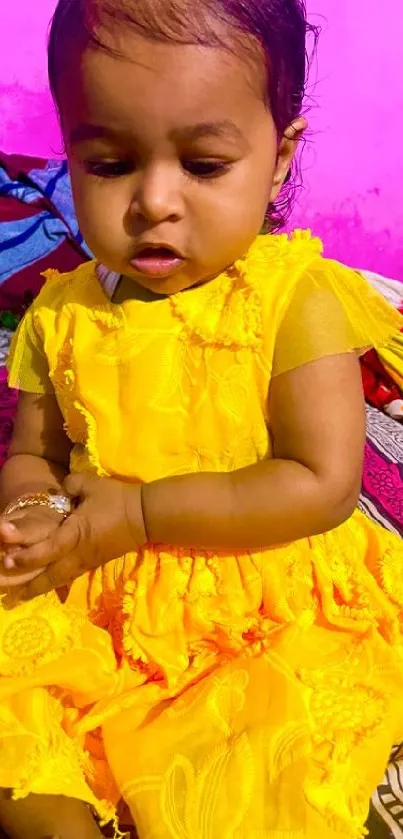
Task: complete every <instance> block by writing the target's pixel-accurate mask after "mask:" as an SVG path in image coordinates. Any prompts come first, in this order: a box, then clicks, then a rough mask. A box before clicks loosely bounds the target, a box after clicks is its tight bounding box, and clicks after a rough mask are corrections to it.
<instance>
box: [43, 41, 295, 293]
mask: <svg viewBox="0 0 403 839" xmlns="http://www.w3.org/2000/svg"><path fill="white" fill-rule="evenodd" d="M118 46H119V51H120V52H121V53H122V54H123V56H125V57H122V58H120V57H115V56H112V55H110V54H108V53H107V52H104V51H101V50H100V49H88V50H87V51H86V52H85V53H84V54H83V56H82V58H81V63H80V65H79V67H78V69H77V70H76V71H71V72H70V73H66V74H65V78H64V79H61V80H60V101H61V117H62V125H63V132H64V136H65V142H66V148H67V153H68V156H69V160H70V168H71V176H72V183H73V191H74V197H75V202H76V209H77V214H78V218H79V223H80V227H81V230H82V233H83V235H84V238H85V240H86V242H87V243H88V245H89V247H90V248H91V249H92V251H93V253H94V254H95V256H96V258H97V259H98V260H99V261H100V262H102V263H104V264H105V265H107V266H108V267H109V268H110V269H112V270H114V271H116V272H118V273H120V274H122V275H124V276H126V277H127V278H131V279H133V280H135V281H136V282H137V283H138V284H139V285H141V286H143V287H144V288H146V289H149V290H150V291H152V292H156V293H159V294H173V293H176V292H177V291H181V290H183V289H186V288H189V287H190V286H193V285H195V284H197V283H200V282H203V281H206V280H208V279H209V278H211V277H214V276H216V275H217V274H218V273H220V272H221V271H223V270H224V269H225V268H226V267H228V266H229V265H231V264H232V263H233V262H234V260H235V259H236V258H238V257H240V256H241V255H243V253H244V252H245V251H246V250H247V248H248V247H249V246H250V244H251V243H252V241H253V240H254V238H255V237H256V235H257V234H258V233H259V231H260V230H261V227H262V223H263V219H264V215H265V211H266V208H267V205H268V203H269V201H271V200H273V199H274V198H275V197H276V195H277V193H278V191H279V189H280V186H281V176H282V174H284V175H285V172H286V161H284V160H281V162H280V163H279V162H278V138H277V134H276V129H275V126H274V123H273V120H272V118H271V115H270V113H269V112H268V110H267V107H266V105H265V103H264V98H263V94H262V78H261V76H262V74H261V72H258V69H257V63H256V62H255V63H254V64H253V62H252V61H250V62H248V61H247V60H246V58H245V57H244V56H243V57H239V58H238V57H236V56H234V55H232V54H227V53H226V52H224V51H222V50H219V49H213V48H205V47H203V48H202V47H197V46H182V45H179V46H178V45H173V44H166V43H162V44H161V43H150V42H149V41H145V40H143V39H141V38H139V37H138V36H135V35H134V34H133V33H130V34H125V35H124V37H120V38H119V44H118ZM126 56H127V57H126ZM283 170H284V171H283ZM150 245H153V246H156V247H157V249H156V250H149V249H148V247H149V246H150ZM158 248H160V249H158ZM164 249H165V250H164ZM169 249H172V252H170V251H169Z"/></svg>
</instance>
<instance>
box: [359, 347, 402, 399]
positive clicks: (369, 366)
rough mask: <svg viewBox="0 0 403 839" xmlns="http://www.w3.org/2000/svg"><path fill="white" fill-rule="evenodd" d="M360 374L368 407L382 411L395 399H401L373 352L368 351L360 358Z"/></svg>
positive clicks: (393, 383)
mask: <svg viewBox="0 0 403 839" xmlns="http://www.w3.org/2000/svg"><path fill="white" fill-rule="evenodd" d="M361 372H362V381H363V385H364V393H365V399H366V401H367V402H368V404H369V405H372V406H373V407H374V408H378V409H379V410H380V411H383V410H384V408H385V407H386V406H387V405H389V404H390V403H391V402H393V401H394V400H395V399H402V398H403V394H402V393H401V391H400V390H399V388H398V387H397V385H396V384H395V382H394V381H393V379H392V378H391V376H389V373H387V372H386V370H385V368H384V366H383V364H382V362H381V361H380V359H379V357H378V355H377V353H376V351H375V350H370V351H369V352H367V353H366V354H365V355H364V356H363V357H362V358H361Z"/></svg>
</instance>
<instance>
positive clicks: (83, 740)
mask: <svg viewBox="0 0 403 839" xmlns="http://www.w3.org/2000/svg"><path fill="white" fill-rule="evenodd" d="M401 325H402V319H401V318H400V316H399V315H397V314H396V313H395V312H393V311H392V310H391V309H390V308H389V307H388V305H387V304H386V303H385V302H384V301H383V300H382V298H381V297H380V296H378V295H377V294H376V293H375V292H374V291H373V290H372V289H371V288H370V287H369V286H368V285H367V284H366V282H365V281H364V280H363V279H362V278H360V277H359V276H358V275H357V274H355V273H353V272H351V271H349V270H348V269H346V268H344V267H342V266H341V265H339V264H337V263H335V262H331V261H327V260H324V259H323V258H322V257H321V244H320V242H319V241H318V240H315V239H311V238H310V236H309V234H305V233H297V234H295V235H294V236H293V237H292V238H291V239H290V240H289V239H288V238H287V237H286V236H272V237H270V236H267V237H259V238H258V239H257V241H256V242H255V243H254V245H253V246H252V247H251V249H250V251H249V252H248V254H247V255H246V256H245V258H244V259H242V260H239V261H238V262H237V263H236V264H235V265H234V266H233V268H231V269H230V270H229V271H227V272H226V273H225V274H223V275H222V276H220V277H217V278H216V279H215V280H212V281H211V282H210V283H209V284H207V285H205V286H202V287H197V288H193V289H190V290H189V291H186V292H182V293H180V294H176V295H174V296H173V297H171V298H167V299H158V300H155V301H153V302H142V301H138V300H128V301H126V302H124V303H123V304H121V305H118V304H114V303H112V302H111V301H110V300H109V299H108V297H107V295H106V294H105V292H104V290H103V288H102V286H101V284H100V282H99V280H98V276H97V273H96V269H95V266H94V264H93V263H90V264H87V265H84V266H82V267H81V268H79V269H78V270H77V271H75V272H74V273H72V274H68V275H64V276H60V275H59V274H57V273H56V272H50V273H49V275H48V279H47V283H46V284H45V286H44V288H43V290H42V292H41V294H40V295H39V297H38V298H37V300H36V302H35V303H34V305H33V307H32V308H31V310H30V311H29V313H28V314H27V316H26V317H25V319H24V321H23V324H22V326H21V327H20V330H19V332H18V334H17V336H16V338H15V341H14V345H13V350H12V355H11V360H10V382H11V384H12V385H13V386H15V387H20V388H21V389H23V390H27V391H33V392H39V393H40V392H44V391H46V390H47V389H49V387H50V386H51V387H53V388H54V389H55V392H56V395H57V399H58V401H59V404H60V407H61V410H62V413H63V415H64V418H65V423H66V430H67V432H68V434H69V436H70V438H71V440H72V441H73V443H74V448H73V454H72V464H71V466H72V470H90V471H93V472H96V473H97V474H98V475H113V476H117V477H124V478H125V479H130V480H133V481H150V480H154V479H157V478H160V477H163V476H169V475H177V474H183V473H191V472H195V471H204V470H208V471H214V470H215V471H217V472H219V471H229V470H234V469H238V468H241V467H243V466H246V465H249V464H252V463H255V462H257V461H259V460H261V459H262V458H265V457H267V456H270V454H271V451H270V434H269V431H268V429H269V428H270V416H268V409H267V402H268V400H267V394H268V389H269V383H270V379H271V377H272V376H274V375H278V374H279V373H281V372H283V371H285V370H289V369H292V368H295V367H298V366H299V365H301V364H304V363H306V362H308V361H311V360H313V359H315V358H320V357H322V356H326V355H332V354H335V353H339V352H345V351H351V350H353V349H359V350H364V349H366V348H367V347H368V346H370V345H375V346H378V347H383V346H384V347H388V346H392V344H391V343H390V342H391V341H392V342H393V335H394V334H396V332H397V330H398V329H399V328H400V327H401ZM47 371H48V372H47ZM50 382H51V385H50ZM312 410H315V406H314V405H313V406H312ZM331 411H332V405H331V404H330V405H329V413H330V412H331ZM402 568H403V549H402V540H401V539H399V538H397V537H396V536H393V535H392V534H389V533H387V532H386V531H383V530H381V529H380V528H378V527H376V526H375V525H374V524H372V523H371V522H370V521H369V520H367V519H366V518H364V516H363V515H361V514H360V513H359V512H357V513H355V514H354V515H353V516H352V518H351V519H350V520H349V521H348V522H346V523H345V524H344V525H342V526H341V527H339V528H338V529H337V530H335V531H333V532H330V533H327V534H325V535H322V536H315V537H312V538H309V539H302V540H300V541H298V542H294V543H292V544H287V545H284V546H281V547H276V548H274V549H271V550H264V551H260V552H251V553H247V552H246V553H238V554H225V553H222V554H214V553H213V552H203V551H200V550H183V549H180V548H175V547H169V546H164V545H158V546H156V545H148V546H146V547H145V548H144V549H143V550H141V551H139V552H138V553H132V554H128V555H126V556H125V557H123V558H121V559H119V560H117V561H114V562H112V563H109V564H108V565H107V566H105V567H104V568H102V569H98V570H97V571H96V572H94V573H92V574H89V575H86V576H85V577H83V578H81V579H79V580H77V581H76V582H75V583H74V584H73V585H72V587H71V590H70V593H69V596H68V599H67V602H66V603H64V604H62V603H61V602H60V601H59V599H58V597H57V595H56V594H55V593H52V594H50V595H47V596H45V597H41V598H38V599H37V600H36V601H34V602H31V603H28V604H23V605H21V606H19V607H18V608H17V609H15V610H14V611H12V612H8V611H5V610H3V609H1V606H0V675H1V678H0V785H1V786H4V787H13V788H14V791H15V794H16V795H17V796H24V795H26V794H28V793H29V792H34V793H54V794H64V795H66V796H75V797H77V798H80V799H83V800H85V801H87V802H89V803H90V804H91V805H93V806H94V808H95V809H96V811H97V812H98V814H99V815H100V817H101V819H105V820H107V819H108V818H110V817H113V814H114V812H115V806H116V805H117V802H118V801H119V799H121V798H123V799H124V800H125V801H126V803H127V804H128V806H129V808H130V810H131V813H132V817H133V819H134V821H135V823H136V825H137V829H138V832H139V836H140V839H263V837H265V839H266V838H267V839H319V837H320V839H360V837H362V836H363V835H364V832H363V824H364V822H365V819H366V815H367V810H368V802H369V798H370V795H371V794H372V791H373V790H374V789H375V787H376V785H377V783H378V782H379V781H380V779H381V777H382V774H383V771H384V767H385V765H386V763H387V759H388V755H389V752H390V749H391V746H392V744H393V743H394V742H395V741H396V740H397V739H399V738H401V739H403V705H402V700H401V697H402V691H403V647H402V640H403V637H402V625H403V576H402Z"/></svg>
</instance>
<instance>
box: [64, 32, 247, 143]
mask: <svg viewBox="0 0 403 839" xmlns="http://www.w3.org/2000/svg"><path fill="white" fill-rule="evenodd" d="M72 91H74V96H72V95H71V92H72ZM261 104H262V88H261V80H260V78H259V76H258V73H257V72H256V69H255V68H254V66H253V65H252V64H250V65H248V63H247V61H246V59H245V56H244V55H241V56H238V55H237V54H236V53H235V52H232V51H226V50H224V49H222V48H217V47H201V46H199V45H188V44H172V43H168V44H167V43H157V44H155V43H152V42H149V41H146V40H145V39H142V38H139V37H138V36H135V35H134V34H133V33H127V34H126V35H125V36H124V35H121V36H120V40H119V52H117V50H116V51H115V50H113V51H112V50H110V51H109V50H108V51H107V50H101V49H97V48H94V47H89V48H87V49H86V50H85V51H84V52H83V54H82V56H81V61H80V62H79V63H77V64H76V65H75V66H71V72H69V73H66V75H65V79H64V83H63V81H62V82H61V85H60V105H61V111H62V117H63V121H64V122H65V121H66V120H67V121H68V122H69V123H70V124H71V123H75V124H78V123H81V122H90V123H92V124H99V125H106V126H107V125H110V126H111V127H112V125H113V123H114V122H116V123H117V124H118V125H120V124H122V125H123V126H124V125H125V124H126V125H127V127H128V128H130V125H131V123H132V121H134V122H136V124H139V123H142V124H144V127H145V128H147V125H148V123H149V122H150V120H152V121H153V123H154V125H155V128H156V129H157V128H158V126H159V125H162V124H167V125H168V124H169V123H170V122H171V123H172V128H171V130H172V131H174V130H175V125H178V126H181V128H182V129H183V131H184V130H185V128H187V127H189V126H190V127H191V126H193V125H195V124H208V125H210V127H211V126H213V125H217V126H218V127H217V129H216V134H217V136H218V134H220V135H223V134H226V135H227V137H228V138H230V137H231V136H232V138H234V137H235V134H236V126H237V123H238V121H239V120H240V119H241V122H244V120H245V119H247V118H248V115H249V116H250V115H251V112H252V111H253V109H254V108H256V107H260V106H261ZM170 118H172V119H170ZM231 123H233V125H231ZM205 133H210V134H211V133H214V132H212V131H209V132H207V131H206V132H205Z"/></svg>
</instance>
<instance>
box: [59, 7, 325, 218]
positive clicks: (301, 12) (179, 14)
mask: <svg viewBox="0 0 403 839" xmlns="http://www.w3.org/2000/svg"><path fill="white" fill-rule="evenodd" d="M223 25H224V26H223ZM122 26H125V27H130V28H131V29H132V30H133V31H135V32H137V33H138V34H140V35H142V36H143V37H144V38H147V39H149V40H153V41H159V42H172V43H180V44H197V45H200V46H210V47H211V46H212V47H214V46H216V47H221V48H222V47H224V48H225V49H234V48H235V49H237V48H239V47H240V46H241V45H242V46H243V48H245V38H244V37H243V36H245V35H249V36H251V39H252V40H251V43H253V42H258V44H259V45H260V50H261V52H262V53H263V55H264V59H265V63H266V71H267V72H266V78H267V103H268V106H269V107H270V110H271V113H272V116H273V119H274V123H275V125H276V128H277V132H278V136H279V137H281V136H282V135H283V134H284V131H285V130H286V128H287V127H288V126H289V125H290V124H291V123H292V121H293V120H294V119H295V118H296V117H298V116H300V114H301V112H302V110H303V104H304V98H305V93H306V84H307V77H308V70H309V58H308V50H307V44H308V37H309V36H312V38H313V41H314V46H315V45H316V39H317V35H318V30H317V28H316V27H314V26H313V25H312V24H310V23H309V22H308V20H307V15H306V7H305V0H196V2H195V0H58V4H57V8H56V11H55V13H54V16H53V20H52V23H51V28H50V35H49V46H48V69H49V81H50V86H51V90H52V93H53V97H54V99H55V101H56V104H57V105H58V107H59V110H60V105H61V103H60V101H59V97H58V90H59V85H58V81H59V78H60V75H61V73H62V72H63V71H64V70H65V69H67V68H68V64H69V61H70V62H74V63H75V61H76V60H77V58H76V51H77V49H78V50H82V49H85V48H86V47H88V46H90V45H92V46H93V47H97V48H98V49H102V50H106V51H108V52H112V53H113V52H114V49H113V48H112V47H111V46H110V43H107V42H106V40H105V33H109V32H113V31H115V30H118V29H119V28H121V27H122ZM229 35H230V37H229ZM231 36H232V37H231ZM117 54H118V53H117ZM297 165H298V164H297ZM295 177H296V167H295V166H294V168H293V170H292V171H291V172H290V173H289V176H288V178H287V183H286V185H285V186H284V188H283V190H282V192H281V195H280V198H279V200H278V201H277V202H276V204H275V205H272V206H270V207H269V208H268V214H267V228H268V229H269V230H271V231H273V230H276V229H279V228H281V227H282V226H283V225H284V223H285V221H286V219H287V217H288V215H289V212H290V210H291V206H292V198H293V194H294V191H295Z"/></svg>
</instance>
